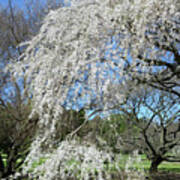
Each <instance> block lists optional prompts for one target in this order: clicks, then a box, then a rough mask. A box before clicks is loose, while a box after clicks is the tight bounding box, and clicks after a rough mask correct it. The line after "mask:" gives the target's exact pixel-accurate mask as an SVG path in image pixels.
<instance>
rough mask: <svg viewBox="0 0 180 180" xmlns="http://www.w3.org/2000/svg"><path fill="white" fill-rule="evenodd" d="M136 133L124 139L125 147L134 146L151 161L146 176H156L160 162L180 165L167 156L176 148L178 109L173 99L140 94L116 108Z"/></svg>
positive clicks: (145, 92)
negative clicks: (124, 115)
mask: <svg viewBox="0 0 180 180" xmlns="http://www.w3.org/2000/svg"><path fill="white" fill-rule="evenodd" d="M120 109H121V110H122V111H123V113H125V114H126V115H127V117H128V118H129V121H130V122H131V123H132V125H133V126H136V127H137V128H138V132H139V133H137V134H136V135H134V136H133V137H126V138H125V141H124V142H126V143H130V144H133V145H135V146H136V147H137V148H139V149H140V150H143V152H144V153H145V154H146V156H147V158H148V159H149V160H150V161H151V167H150V172H156V171H157V170H158V166H159V164H160V163H162V162H163V161H168V162H180V157H177V155H170V154H169V153H170V152H171V151H172V149H173V148H175V147H177V146H179V145H180V108H179V100H177V97H175V96H173V95H171V94H169V93H164V92H160V91H155V90H152V91H151V92H150V91H148V90H143V91H141V92H140V93H137V94H134V95H133V94H132V95H131V96H130V97H129V99H128V101H127V104H126V105H124V107H123V106H122V107H121V108H120Z"/></svg>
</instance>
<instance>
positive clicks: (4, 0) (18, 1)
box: [0, 0, 24, 8]
mask: <svg viewBox="0 0 180 180" xmlns="http://www.w3.org/2000/svg"><path fill="white" fill-rule="evenodd" d="M12 3H13V5H16V6H18V7H20V8H23V6H24V0H12ZM0 4H2V5H3V6H4V7H6V6H7V4H8V0H0Z"/></svg>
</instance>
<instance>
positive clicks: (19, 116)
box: [0, 81, 38, 178]
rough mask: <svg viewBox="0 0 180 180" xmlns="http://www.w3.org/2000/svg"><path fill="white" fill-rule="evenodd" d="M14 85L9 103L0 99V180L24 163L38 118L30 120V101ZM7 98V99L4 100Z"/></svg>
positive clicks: (7, 100)
mask: <svg viewBox="0 0 180 180" xmlns="http://www.w3.org/2000/svg"><path fill="white" fill-rule="evenodd" d="M25 84H26V82H25V81H24V87H23V89H24V90H21V86H20V85H18V83H17V82H16V81H13V86H11V90H8V92H7V93H8V96H9V97H8V99H3V98H1V97H0V129H1V130H0V175H1V176H0V177H1V178H6V177H8V176H9V175H11V174H13V173H15V172H16V170H17V169H18V168H20V167H21V165H22V164H23V163H24V160H25V157H26V155H27V154H28V152H29V147H30V144H31V141H32V139H33V138H34V137H35V132H36V124H37V122H38V116H36V115H34V116H33V117H31V118H29V115H30V113H31V106H32V100H31V99H30V98H29V96H28V94H27V91H26V90H27V89H26V87H25ZM6 97H7V96H6Z"/></svg>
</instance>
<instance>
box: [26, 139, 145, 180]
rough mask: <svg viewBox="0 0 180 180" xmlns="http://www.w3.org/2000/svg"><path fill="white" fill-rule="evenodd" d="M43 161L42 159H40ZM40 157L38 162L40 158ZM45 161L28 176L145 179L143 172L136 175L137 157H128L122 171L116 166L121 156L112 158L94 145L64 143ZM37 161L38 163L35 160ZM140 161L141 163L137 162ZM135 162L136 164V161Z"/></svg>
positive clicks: (86, 179)
mask: <svg viewBox="0 0 180 180" xmlns="http://www.w3.org/2000/svg"><path fill="white" fill-rule="evenodd" d="M41 158H42V157H41ZM41 158H40V157H39V159H41ZM46 159H47V160H46V161H45V162H44V163H43V164H41V165H39V166H38V165H37V167H34V168H33V170H32V168H31V170H32V172H31V173H29V177H30V178H32V177H33V178H36V177H38V178H39V179H40V180H45V179H48V180H54V179H57V180H60V179H62V180H66V179H69V178H74V179H79V180H89V179H97V180H104V179H107V180H111V179H112V173H116V174H118V177H120V178H122V179H123V178H124V177H126V178H130V177H131V180H133V179H136V178H139V180H140V179H143V178H144V173H143V171H142V172H138V175H140V176H138V175H137V173H136V172H135V170H134V169H132V164H131V163H134V161H135V160H137V158H136V157H131V158H130V162H129V161H128V166H126V168H125V170H124V171H123V170H121V169H120V167H119V163H120V161H121V155H120V156H119V157H115V156H114V155H113V154H112V153H110V152H109V153H108V152H106V151H100V150H98V149H97V148H96V147H95V145H93V144H92V145H90V144H79V143H78V142H77V141H75V140H72V141H63V142H61V143H60V146H59V147H58V149H56V150H55V151H54V152H53V153H51V154H49V155H48V156H47V155H46ZM34 161H36V162H38V160H37V159H36V160H34ZM139 161H140V160H139ZM139 161H138V162H139ZM112 168H113V170H112Z"/></svg>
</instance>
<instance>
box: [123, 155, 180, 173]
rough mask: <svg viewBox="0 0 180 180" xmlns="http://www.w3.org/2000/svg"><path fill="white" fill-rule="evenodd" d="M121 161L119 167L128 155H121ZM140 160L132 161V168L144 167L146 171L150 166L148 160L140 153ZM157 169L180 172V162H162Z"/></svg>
mask: <svg viewBox="0 0 180 180" xmlns="http://www.w3.org/2000/svg"><path fill="white" fill-rule="evenodd" d="M122 156H123V157H122V162H121V163H120V167H121V168H123V167H124V166H125V163H126V161H127V160H128V157H129V156H128V155H122ZM140 156H141V161H140V162H133V164H132V168H135V169H139V170H141V169H144V170H145V171H148V170H149V168H150V161H149V160H148V159H147V158H146V156H145V155H140ZM130 167H131V165H130ZM158 170H159V171H160V172H161V171H166V172H175V173H180V163H174V162H163V163H162V164H160V165H159V167H158Z"/></svg>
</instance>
